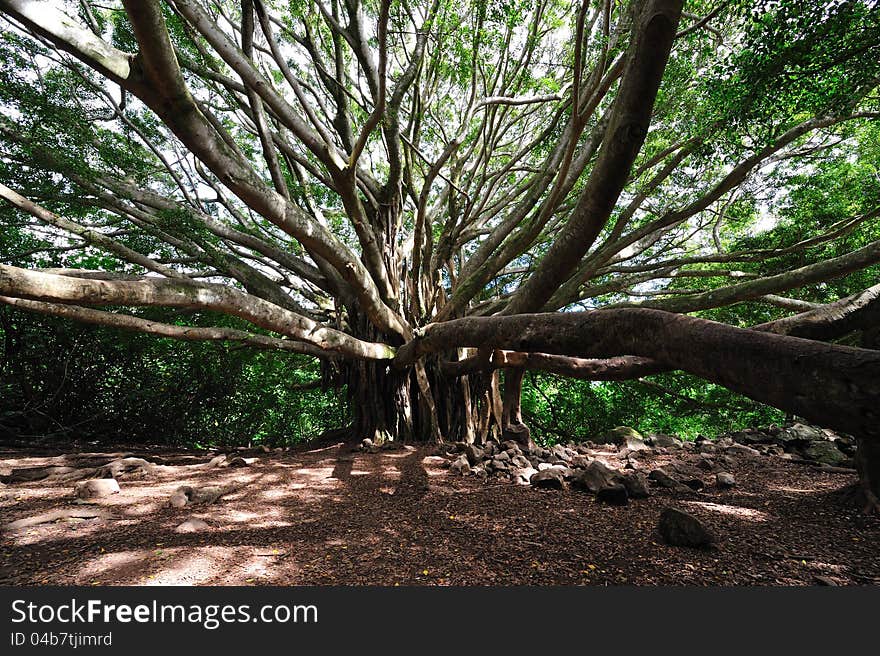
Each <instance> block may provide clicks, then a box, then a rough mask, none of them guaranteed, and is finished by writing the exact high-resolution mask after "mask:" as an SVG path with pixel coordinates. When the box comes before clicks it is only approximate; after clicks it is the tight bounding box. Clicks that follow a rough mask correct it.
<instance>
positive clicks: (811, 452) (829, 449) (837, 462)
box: [801, 440, 849, 467]
mask: <svg viewBox="0 0 880 656" xmlns="http://www.w3.org/2000/svg"><path fill="white" fill-rule="evenodd" d="M801 454H802V455H803V456H804V458H806V459H807V460H812V461H814V462H818V463H820V464H823V465H831V466H832V467H839V466H841V465H843V464H844V463H846V462H848V461H849V458H848V457H847V456H846V455H845V454H844V453H842V452H841V451H840V449H838V448H837V446H835V444H834V442H831V441H829V440H824V441H822V442H811V443H810V444H809V446H807V447H806V448H804V449H802V450H801Z"/></svg>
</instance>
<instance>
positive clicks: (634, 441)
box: [620, 436, 651, 452]
mask: <svg viewBox="0 0 880 656" xmlns="http://www.w3.org/2000/svg"><path fill="white" fill-rule="evenodd" d="M620 448H621V450H623V449H628V450H629V451H630V452H632V451H645V450H647V449H650V448H651V447H649V446H648V445H647V444H645V440H643V439H642V438H640V437H632V436H627V437H625V438H624V441H623V443H622V444H621V445H620Z"/></svg>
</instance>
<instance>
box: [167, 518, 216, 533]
mask: <svg viewBox="0 0 880 656" xmlns="http://www.w3.org/2000/svg"><path fill="white" fill-rule="evenodd" d="M210 528H211V527H210V526H209V525H208V523H207V522H204V521H202V520H201V519H196V518H195V517H191V518H190V519H188V520H186V521H185V522H183V523H182V524H179V525H178V526H177V528H176V529H174V532H175V533H201V532H202V531H207V530H209V529H210Z"/></svg>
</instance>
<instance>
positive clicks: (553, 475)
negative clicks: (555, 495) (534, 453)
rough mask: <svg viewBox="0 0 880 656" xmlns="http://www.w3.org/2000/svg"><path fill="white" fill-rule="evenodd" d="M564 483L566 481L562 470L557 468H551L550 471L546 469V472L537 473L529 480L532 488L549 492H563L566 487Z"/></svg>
mask: <svg viewBox="0 0 880 656" xmlns="http://www.w3.org/2000/svg"><path fill="white" fill-rule="evenodd" d="M564 481H565V479H564V476H563V473H562V470H561V469H558V468H556V467H551V468H550V469H545V470H544V471H539V472H535V473H534V474H532V476H531V478H530V479H529V482H530V483H531V484H532V487H537V488H541V489H547V490H561V489H562V488H563V487H565V482H564Z"/></svg>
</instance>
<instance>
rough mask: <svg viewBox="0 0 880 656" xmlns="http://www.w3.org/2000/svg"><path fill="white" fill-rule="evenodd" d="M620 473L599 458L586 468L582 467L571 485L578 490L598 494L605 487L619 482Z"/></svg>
mask: <svg viewBox="0 0 880 656" xmlns="http://www.w3.org/2000/svg"><path fill="white" fill-rule="evenodd" d="M619 477H620V474H618V473H617V472H616V471H614V470H613V469H610V468H608V467H606V466H605V465H604V464H602V463H601V462H600V461H598V460H594V461H593V462H591V463H590V464H589V466H587V467H586V468H584V469H580V470H578V471H577V473H575V475H574V476H573V477H572V479H571V485H572V487H574V488H575V489H577V490H584V491H586V492H592V493H593V494H596V493H597V492H598V491H599V490H601V489H602V488H603V487H611V486H612V485H616V484H617V483H618V480H617V479H618V478H619Z"/></svg>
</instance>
